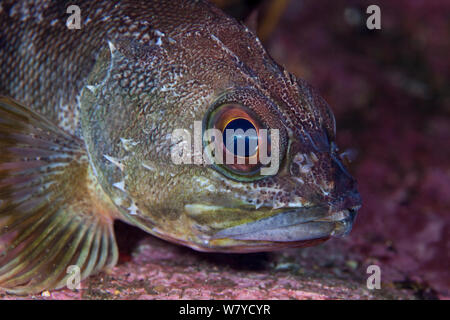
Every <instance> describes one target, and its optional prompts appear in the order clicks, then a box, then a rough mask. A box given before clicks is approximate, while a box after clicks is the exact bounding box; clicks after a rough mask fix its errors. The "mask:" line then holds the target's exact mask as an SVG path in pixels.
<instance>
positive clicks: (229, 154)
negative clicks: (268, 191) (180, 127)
mask: <svg viewBox="0 0 450 320" xmlns="http://www.w3.org/2000/svg"><path fill="white" fill-rule="evenodd" d="M206 129H217V130H218V132H220V133H221V135H222V136H221V139H217V140H214V141H215V143H216V147H217V148H219V149H221V157H222V158H219V160H223V161H220V163H218V162H217V161H215V162H214V164H213V166H214V167H215V168H216V169H218V171H220V172H222V173H223V174H225V175H226V176H228V177H231V178H234V179H237V180H247V181H252V180H257V179H260V178H262V177H261V176H260V175H259V171H260V169H261V167H262V165H261V163H260V161H259V158H260V156H259V152H260V147H261V145H262V144H263V143H264V144H266V146H267V149H266V150H267V152H268V153H269V152H270V139H269V138H267V139H262V136H261V135H260V131H261V129H265V127H264V125H263V124H262V122H261V121H260V120H259V118H258V117H257V115H256V114H254V113H253V112H252V110H250V109H249V108H247V107H245V106H243V105H240V104H237V103H231V104H224V105H221V106H219V107H218V108H216V109H214V110H213V111H212V112H211V113H210V115H209V117H208V119H207V122H206ZM266 136H267V135H266ZM219 140H220V141H219ZM263 140H267V141H263ZM210 142H211V141H206V142H205V144H209V143H210ZM216 160H217V158H216Z"/></svg>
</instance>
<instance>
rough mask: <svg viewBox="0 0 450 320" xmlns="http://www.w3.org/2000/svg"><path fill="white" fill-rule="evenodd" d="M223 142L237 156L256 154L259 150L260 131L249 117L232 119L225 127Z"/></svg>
mask: <svg viewBox="0 0 450 320" xmlns="http://www.w3.org/2000/svg"><path fill="white" fill-rule="evenodd" d="M223 144H224V145H225V148H227V150H228V151H230V152H232V153H233V154H234V155H235V156H237V157H246V158H248V157H251V156H255V155H256V153H257V151H258V133H257V132H256V128H255V126H254V125H253V123H252V122H251V121H250V120H248V119H244V118H236V119H231V120H230V122H228V124H227V125H226V126H225V129H224V134H223Z"/></svg>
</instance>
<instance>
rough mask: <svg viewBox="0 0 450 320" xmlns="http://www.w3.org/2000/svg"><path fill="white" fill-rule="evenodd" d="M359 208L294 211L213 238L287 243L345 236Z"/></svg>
mask: <svg viewBox="0 0 450 320" xmlns="http://www.w3.org/2000/svg"><path fill="white" fill-rule="evenodd" d="M359 208H360V206H359V205H358V206H355V207H352V208H350V209H344V210H340V211H337V212H333V213H331V214H330V213H329V211H328V208H324V207H312V208H293V209H292V210H288V211H285V212H282V213H278V214H276V215H274V216H271V217H267V218H263V219H260V220H258V221H254V222H249V223H245V224H241V225H237V226H234V227H230V228H227V229H223V230H220V231H218V232H217V233H215V234H214V235H213V236H212V240H215V239H232V240H238V241H239V240H241V241H265V242H278V243H280V242H281V243H289V242H299V241H308V240H315V239H322V238H329V237H330V236H334V237H342V236H345V235H347V234H348V233H349V232H350V231H351V229H352V225H353V222H354V220H355V218H356V215H357V212H358V209H359Z"/></svg>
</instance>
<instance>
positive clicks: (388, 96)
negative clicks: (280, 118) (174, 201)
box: [217, 0, 450, 298]
mask: <svg viewBox="0 0 450 320" xmlns="http://www.w3.org/2000/svg"><path fill="white" fill-rule="evenodd" d="M217 2H219V3H221V4H222V5H224V6H225V7H227V8H228V9H227V10H229V11H230V12H234V14H241V17H244V16H245V15H246V14H248V12H249V11H251V10H248V11H246V10H243V9H236V8H239V7H241V8H242V7H244V8H247V9H248V8H249V7H256V5H257V3H258V2H259V3H263V8H264V7H265V8H267V7H270V6H271V4H273V3H274V2H278V4H279V6H281V7H283V5H284V3H287V7H286V8H285V9H284V10H283V11H282V12H283V13H282V15H281V17H280V18H279V19H278V20H277V17H276V16H277V13H276V12H275V10H274V9H273V8H276V7H272V9H269V10H266V12H264V10H261V9H260V13H259V19H256V20H257V21H258V22H259V25H258V28H259V31H260V32H261V29H262V28H261V24H264V23H266V25H273V24H274V23H273V21H274V20H275V21H277V23H276V25H275V27H273V28H272V29H271V31H270V33H269V35H267V34H264V35H262V36H263V37H264V38H265V44H266V47H267V48H268V51H269V52H270V53H271V55H272V56H273V57H274V58H275V60H276V61H278V62H279V63H281V64H283V65H284V66H286V67H287V69H288V70H289V71H291V72H293V73H294V74H295V75H297V76H298V77H301V78H303V79H305V80H307V81H308V82H310V83H311V84H312V85H313V86H315V87H316V88H317V89H318V90H319V92H320V93H321V94H322V96H323V97H324V98H325V99H326V101H327V102H328V103H329V104H330V105H331V107H332V109H333V111H334V113H335V116H336V120H337V139H338V145H339V146H340V148H341V150H342V151H345V150H348V151H349V154H350V155H351V156H352V157H353V158H354V161H353V163H352V164H351V169H352V171H353V173H354V175H355V176H356V178H357V180H358V183H359V190H360V192H361V195H362V198H363V207H362V209H361V210H360V213H359V216H358V218H357V220H356V223H355V225H354V229H353V232H352V234H351V236H350V237H349V238H348V239H347V240H346V241H345V246H346V247H347V248H348V250H350V251H352V252H353V253H355V254H357V255H358V257H356V258H354V259H355V261H357V262H358V264H363V265H364V264H369V263H371V262H372V263H376V264H379V265H380V266H381V270H382V274H383V281H393V283H394V284H395V285H396V286H403V287H409V288H412V289H413V290H416V293H419V296H420V297H422V298H426V297H430V298H431V297H439V296H441V297H444V296H447V298H448V297H449V287H450V258H449V252H450V224H449V222H450V160H449V159H450V141H449V139H450V117H449V116H450V96H449V93H450V90H449V88H450V87H449V79H450V59H449V54H450V50H449V49H450V48H449V41H450V40H449V39H450V2H449V1H438V0H434V1H433V0H432V1H417V0H408V1H407V0H399V1H390V0H386V1H378V0H377V1H351V0H346V1H342V0H341V1H335V0H333V1H324V0H321V1H317V0H291V1H278V0H274V1H265V3H264V1H217ZM370 4H376V5H378V6H379V7H380V9H381V30H369V29H368V28H367V27H366V19H367V17H368V16H369V15H368V14H366V8H367V6H368V5H370ZM247 19H248V20H249V21H251V19H252V18H247ZM253 20H255V19H254V17H253Z"/></svg>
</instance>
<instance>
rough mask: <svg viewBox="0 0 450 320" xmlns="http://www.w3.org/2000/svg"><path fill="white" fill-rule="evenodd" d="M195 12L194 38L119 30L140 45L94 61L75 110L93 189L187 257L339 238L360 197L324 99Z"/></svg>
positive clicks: (112, 46) (249, 37)
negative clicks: (189, 252)
mask: <svg viewBox="0 0 450 320" xmlns="http://www.w3.org/2000/svg"><path fill="white" fill-rule="evenodd" d="M208 6H209V5H208ZM205 12H206V13H205V14H204V15H203V16H202V17H197V20H198V21H201V23H200V24H199V26H197V27H196V28H192V26H191V25H189V24H188V22H186V23H184V22H183V23H179V24H177V25H176V26H167V25H164V24H161V25H158V23H157V22H156V23H155V24H154V25H152V26H151V27H150V26H148V25H146V24H144V23H141V24H140V25H138V26H136V25H135V24H136V23H137V22H136V21H134V22H129V23H130V25H129V26H124V29H126V30H128V29H132V30H138V31H136V34H137V35H135V36H133V35H132V36H130V35H129V34H123V35H121V34H114V35H112V36H111V38H110V39H109V40H108V46H105V48H104V50H103V51H102V53H101V54H100V55H99V56H98V57H97V62H96V64H95V67H94V69H93V71H92V72H91V75H90V77H89V79H88V84H87V86H86V87H85V89H84V90H83V92H82V95H81V98H80V102H81V122H82V130H83V137H84V139H85V141H86V146H87V149H88V153H89V156H90V161H91V165H92V167H93V171H94V173H95V175H96V177H97V179H98V180H99V182H100V185H101V186H102V188H103V189H104V191H105V192H106V193H107V194H108V195H109V197H110V198H111V200H112V201H113V202H114V203H115V205H116V206H117V207H118V208H119V209H120V211H121V212H122V215H123V217H122V218H123V219H124V220H126V221H128V222H130V223H133V224H135V225H137V226H139V227H141V228H143V229H144V230H146V231H148V232H150V233H152V234H154V235H156V236H158V237H160V238H163V239H167V240H169V241H173V242H177V243H181V244H184V245H186V246H189V247H192V248H194V249H197V250H203V251H224V252H254V251H268V250H273V249H277V248H282V247H292V246H306V245H312V244H315V243H318V242H322V241H325V240H327V239H329V238H330V237H332V236H341V235H345V234H347V233H348V232H349V231H350V229H351V226H352V224H353V221H354V218H355V216H356V213H357V210H358V209H359V207H360V205H361V199H360V196H359V193H358V191H357V187H356V182H355V180H354V179H353V178H352V177H351V175H350V174H349V173H348V171H347V169H346V168H345V167H344V165H343V164H342V162H341V160H340V159H339V156H338V154H337V147H336V144H335V127H336V126H335V120H334V117H333V114H332V112H331V110H330V108H329V107H328V105H327V103H326V102H325V101H324V100H323V99H322V98H321V97H320V96H319V95H318V94H317V93H316V92H315V91H314V90H313V89H312V88H311V87H310V86H309V85H308V84H306V83H305V82H304V81H303V80H300V79H297V78H296V77H295V76H293V75H292V74H290V73H288V72H287V71H286V70H285V69H284V68H283V67H281V66H280V65H278V64H277V63H276V62H274V60H273V59H272V58H271V57H270V56H269V55H268V53H267V52H266V51H265V50H264V48H263V47H262V45H261V43H260V42H259V40H258V39H257V37H256V36H255V35H254V34H253V33H252V32H251V31H249V30H248V29H247V28H246V27H245V26H243V25H242V24H240V23H237V22H236V21H235V20H233V19H231V18H229V17H226V16H225V15H224V14H222V13H221V12H219V11H218V10H216V9H215V8H210V7H208V8H207V10H206V9H205ZM201 14H202V13H201V12H200V13H197V15H201ZM186 21H187V18H186ZM138 22H139V21H138ZM127 23H128V22H127V21H124V24H127ZM131 23H133V25H131ZM159 28H160V29H161V30H164V32H163V31H161V30H159ZM239 129H241V130H242V131H244V133H245V134H244V135H242V132H239V131H238V130H239ZM227 130H231V132H232V134H231V135H229V136H227V134H226V133H227V132H228V131H227ZM233 130H234V131H233ZM233 132H234V134H233ZM236 132H237V133H236ZM247 133H248V135H246V134H247ZM230 141H234V142H236V145H237V146H239V145H244V148H243V149H239V148H235V147H233V146H231V147H230V146H229V145H228V143H229V142H230ZM239 142H242V143H241V144H239Z"/></svg>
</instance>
